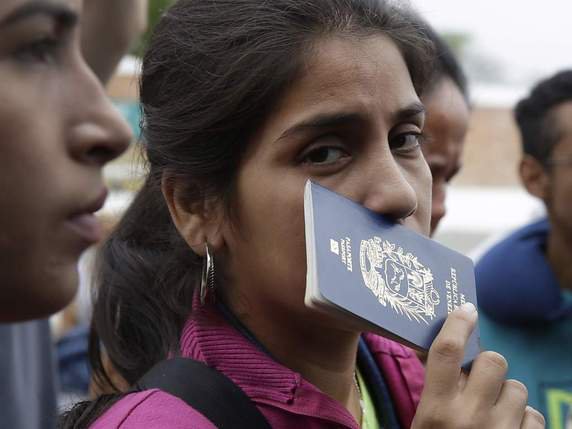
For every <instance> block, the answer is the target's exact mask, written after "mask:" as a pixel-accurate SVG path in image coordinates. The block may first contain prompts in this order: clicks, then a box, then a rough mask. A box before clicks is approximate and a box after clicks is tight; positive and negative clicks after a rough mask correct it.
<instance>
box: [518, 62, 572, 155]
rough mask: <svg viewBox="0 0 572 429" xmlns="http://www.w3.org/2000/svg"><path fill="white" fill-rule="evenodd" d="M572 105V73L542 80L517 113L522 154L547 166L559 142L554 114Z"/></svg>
mask: <svg viewBox="0 0 572 429" xmlns="http://www.w3.org/2000/svg"><path fill="white" fill-rule="evenodd" d="M567 101H572V70H564V71H561V72H559V73H557V74H555V75H554V76H552V77H550V78H548V79H545V80H542V81H541V82H539V83H538V84H537V85H536V86H535V87H534V88H533V89H532V91H531V93H530V95H529V96H528V97H526V98H524V99H523V100H521V101H520V102H519V103H518V104H517V105H516V108H515V109H514V115H515V119H516V123H517V125H518V128H519V131H520V135H521V141H522V150H523V152H524V153H525V154H527V155H530V156H532V157H533V158H535V159H536V160H538V161H539V162H541V163H542V164H546V162H547V161H548V158H549V157H550V154H551V153H552V149H553V148H554V146H555V145H556V143H558V141H559V139H560V132H561V131H560V129H559V127H558V124H555V123H554V122H555V120H554V118H553V117H552V115H551V114H550V113H551V110H552V109H553V108H554V107H556V106H557V105H558V104H561V103H564V102H567Z"/></svg>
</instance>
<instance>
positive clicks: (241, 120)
mask: <svg viewBox="0 0 572 429" xmlns="http://www.w3.org/2000/svg"><path fill="white" fill-rule="evenodd" d="M418 22H419V19H418V17H416V16H414V15H413V14H412V12H411V11H409V10H406V9H402V8H401V7H400V6H398V5H397V2H386V1H380V0H305V1H300V0H271V1H264V2H261V1H260V0H218V1H213V0H209V1H206V0H205V1H201V0H180V1H178V2H177V3H176V4H175V5H174V6H173V7H172V8H171V9H170V10H169V11H167V13H166V14H165V15H164V17H163V18H162V19H161V21H160V22H159V24H158V26H157V27H156V30H155V33H154V35H153V37H152V38H151V42H150V45H149V47H148V50H147V52H146V54H145V56H144V60H143V68H142V77H141V104H142V109H143V124H142V132H143V139H142V146H143V147H142V149H143V151H144V153H145V156H146V161H147V168H148V176H147V179H146V181H145V183H144V185H143V187H142V189H141V190H140V191H139V193H138V194H137V196H136V197H135V200H134V202H133V203H132V204H131V206H130V207H129V208H128V210H127V211H126V213H125V215H124V217H123V218H122V220H121V222H120V223H119V225H118V226H117V228H116V229H115V231H114V232H113V233H112V234H111V236H110V238H109V240H108V241H107V242H106V243H105V244H104V246H103V248H102V250H101V253H100V255H99V262H98V267H97V275H98V278H97V285H98V287H97V293H96V295H97V296H96V302H95V307H94V314H93V322H92V323H93V326H92V338H91V340H90V346H91V350H90V359H91V363H92V366H93V369H94V373H95V377H96V379H97V380H98V381H99V382H101V383H102V384H107V385H112V382H111V380H110V379H109V377H108V375H107V374H106V372H105V369H104V367H103V364H102V360H101V354H100V351H101V350H100V342H101V344H103V346H104V347H105V352H106V353H107V355H108V357H109V359H110V361H111V363H112V365H113V366H114V368H115V369H116V370H117V371H118V373H119V374H120V375H121V376H122V377H123V378H124V379H125V380H126V381H127V382H128V383H129V384H130V385H132V384H133V383H134V382H136V381H137V380H138V379H139V378H140V377H141V376H142V375H143V374H144V373H145V372H146V371H147V370H149V369H150V368H151V367H152V366H153V365H154V364H155V363H157V362H158V361H160V360H162V359H165V358H166V357H168V356H169V355H170V354H173V353H177V351H178V349H179V335H180V332H181V329H182V327H183V324H184V323H185V321H186V320H187V319H188V318H189V315H190V311H191V301H192V296H193V290H194V288H195V285H197V284H198V282H199V281H200V280H199V279H200V275H201V268H202V259H201V258H200V257H199V256H197V255H196V254H194V253H193V252H192V250H191V249H190V248H189V246H188V245H187V243H186V242H185V241H184V240H183V239H182V238H181V237H180V235H179V233H178V231H177V230H176V228H175V226H174V224H173V223H172V221H171V217H170V215H169V211H168V209H167V205H166V203H165V201H164V199H163V195H162V192H161V181H162V180H175V181H177V183H178V184H179V185H182V184H184V186H185V189H184V192H185V195H186V198H187V201H188V204H189V206H192V205H196V204H204V202H205V201H209V200H217V201H222V202H223V203H224V206H225V208H226V212H227V213H226V214H227V216H230V218H231V219H232V211H231V206H232V204H231V203H232V195H233V186H234V179H235V175H236V173H237V169H238V165H239V162H240V160H241V156H242V154H243V152H244V151H245V148H246V146H247V144H248V141H249V139H250V138H251V136H252V135H253V133H254V132H255V131H256V130H257V129H258V128H259V126H260V125H261V124H262V123H263V122H264V121H265V119H266V118H267V117H268V115H269V114H270V113H271V112H272V109H273V107H274V106H275V104H276V102H277V100H279V99H280V96H281V94H283V93H284V92H285V91H287V89H288V87H289V85H290V84H292V83H293V82H294V81H295V80H296V79H297V78H298V76H300V75H301V74H302V73H303V72H304V71H305V67H304V66H305V61H306V60H307V59H308V58H310V57H311V55H312V52H313V49H315V47H316V44H317V43H318V42H319V41H320V40H322V39H324V38H327V37H329V36H332V35H336V36H342V37H355V38H359V37H368V36H371V35H379V34H383V35H386V36H387V37H389V38H390V39H391V40H392V41H393V42H394V43H396V45H397V46H398V48H399V49H400V51H401V53H402V54H403V57H404V59H405V62H406V64H407V68H408V70H409V73H410V75H411V79H412V82H413V85H414V87H415V89H416V90H417V92H418V93H420V92H422V90H423V87H424V84H425V83H427V81H428V78H429V76H430V74H431V71H432V66H433V51H432V44H431V42H429V41H428V40H427V39H426V37H425V36H424V35H423V34H422V33H421V32H420V31H419V26H418V24H416V23H418ZM113 401H114V399H113V395H111V396H109V395H107V396H104V397H102V398H100V400H98V401H95V402H92V403H83V404H80V405H78V406H76V407H75V408H74V409H72V410H71V411H70V412H68V413H67V414H65V415H64V416H63V417H62V419H61V420H60V427H86V426H88V425H89V422H91V421H93V420H94V418H96V417H97V416H98V415H100V414H101V413H102V412H103V411H104V410H105V409H106V408H107V407H108V406H109V405H110V404H112V403H113Z"/></svg>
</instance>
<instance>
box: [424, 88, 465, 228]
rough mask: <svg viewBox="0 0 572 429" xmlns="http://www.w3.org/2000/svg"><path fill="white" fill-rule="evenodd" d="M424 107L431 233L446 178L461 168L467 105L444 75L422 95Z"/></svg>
mask: <svg viewBox="0 0 572 429" xmlns="http://www.w3.org/2000/svg"><path fill="white" fill-rule="evenodd" d="M423 104H424V105H425V108H426V109H427V120H426V122H425V137H426V142H425V144H424V145H423V153H424V155H425V158H426V159H427V164H429V168H430V169H431V174H432V176H433V201H432V206H431V207H432V208H431V234H433V233H434V232H435V230H436V229H437V226H438V225H439V222H440V221H441V219H442V218H443V217H444V216H445V214H446V208H445V199H446V196H447V186H449V181H450V180H451V179H452V178H453V177H454V176H455V175H456V174H457V173H458V172H459V170H460V169H461V156H462V154H463V145H464V142H465V136H466V135H467V130H468V127H469V115H470V111H469V105H468V104H467V101H466V100H465V97H464V96H463V94H462V92H461V91H460V89H459V87H458V86H457V85H456V84H455V82H453V80H451V79H450V78H448V77H444V78H442V79H441V80H440V81H439V83H437V85H436V86H435V87H434V88H433V89H432V90H431V91H430V92H429V93H428V94H427V95H426V96H424V97H423Z"/></svg>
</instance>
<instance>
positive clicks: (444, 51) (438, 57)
mask: <svg viewBox="0 0 572 429" xmlns="http://www.w3.org/2000/svg"><path fill="white" fill-rule="evenodd" d="M420 27H421V31H422V33H423V35H424V36H425V37H426V38H427V39H429V40H430V41H431V42H432V43H433V46H434V49H435V64H434V67H433V73H432V75H431V77H430V79H429V83H428V84H427V86H426V88H425V90H424V93H423V94H421V95H422V96H430V95H431V91H432V90H433V89H434V88H435V87H437V85H438V84H439V83H440V82H441V80H442V79H444V78H446V77H448V78H450V79H451V80H452V81H453V82H454V83H455V85H457V87H458V88H459V90H460V91H461V94H463V98H464V99H465V101H466V102H467V104H470V94H469V85H468V82H467V76H466V75H465V72H464V71H463V68H462V67H461V64H459V61H458V60H457V57H456V55H455V53H454V52H453V50H452V49H451V47H450V46H449V45H448V44H447V42H446V41H445V40H444V39H443V38H442V37H441V36H439V34H437V32H436V31H435V30H433V28H432V27H431V26H430V25H429V24H428V23H426V22H421V24H420Z"/></svg>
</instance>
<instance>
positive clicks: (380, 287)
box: [359, 237, 440, 324]
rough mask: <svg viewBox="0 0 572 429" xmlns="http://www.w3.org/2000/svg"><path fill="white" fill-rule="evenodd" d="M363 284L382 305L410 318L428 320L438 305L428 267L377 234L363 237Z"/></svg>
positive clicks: (360, 256)
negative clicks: (367, 237)
mask: <svg viewBox="0 0 572 429" xmlns="http://www.w3.org/2000/svg"><path fill="white" fill-rule="evenodd" d="M359 259H360V268H361V274H362V276H363V280H364V282H365V285H366V286H367V288H368V289H369V290H371V291H372V292H373V294H374V295H375V297H376V298H377V300H378V301H379V302H380V304H382V305H383V306H384V307H387V305H388V304H389V306H390V307H391V308H392V309H393V310H394V311H396V312H397V313H398V314H403V315H405V316H407V317H408V318H409V320H415V321H417V322H419V323H421V322H424V323H426V324H429V323H428V322H427V320H428V319H429V320H431V319H433V318H434V317H435V306H437V305H439V302H440V298H439V293H438V292H437V290H435V288H434V287H433V274H432V273H431V270H430V269H429V268H427V267H425V266H423V264H421V263H420V262H419V261H418V260H417V257H416V256H414V255H413V254H412V253H409V252H408V253H406V252H405V251H404V250H403V248H401V247H396V246H395V244H392V243H390V242H389V241H387V240H382V239H381V238H379V237H373V238H371V239H369V240H362V241H361V245H360V252H359Z"/></svg>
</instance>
